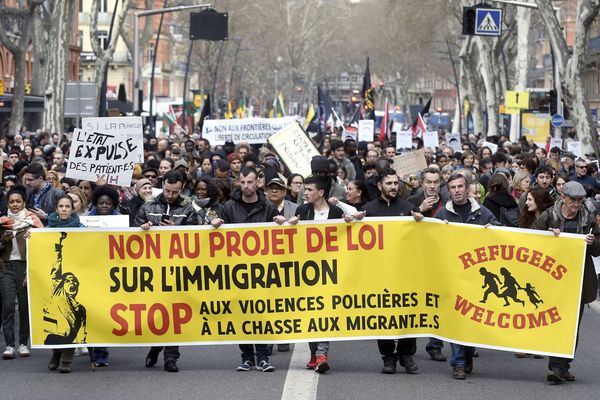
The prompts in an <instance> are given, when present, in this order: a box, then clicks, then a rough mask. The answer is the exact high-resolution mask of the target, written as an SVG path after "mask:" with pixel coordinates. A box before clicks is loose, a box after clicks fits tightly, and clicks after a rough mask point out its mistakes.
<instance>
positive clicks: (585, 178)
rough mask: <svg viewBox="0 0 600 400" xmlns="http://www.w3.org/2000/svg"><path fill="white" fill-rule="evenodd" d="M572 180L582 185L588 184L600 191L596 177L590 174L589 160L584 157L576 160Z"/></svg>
mask: <svg viewBox="0 0 600 400" xmlns="http://www.w3.org/2000/svg"><path fill="white" fill-rule="evenodd" d="M569 180H570V181H574V182H577V183H580V184H582V185H584V186H585V185H588V186H591V187H593V188H594V189H595V190H596V191H600V185H599V184H598V181H596V179H595V178H594V177H593V176H591V175H589V174H588V166H587V161H585V160H584V159H583V158H578V159H577V160H575V174H574V175H571V177H570V179H569Z"/></svg>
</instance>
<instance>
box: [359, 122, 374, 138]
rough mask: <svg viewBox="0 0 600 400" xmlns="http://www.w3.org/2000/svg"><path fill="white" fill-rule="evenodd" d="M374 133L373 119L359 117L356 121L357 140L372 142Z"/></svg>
mask: <svg viewBox="0 0 600 400" xmlns="http://www.w3.org/2000/svg"><path fill="white" fill-rule="evenodd" d="M374 133H375V121H373V120H372V119H361V120H360V121H358V141H359V142H372V141H373V135H374Z"/></svg>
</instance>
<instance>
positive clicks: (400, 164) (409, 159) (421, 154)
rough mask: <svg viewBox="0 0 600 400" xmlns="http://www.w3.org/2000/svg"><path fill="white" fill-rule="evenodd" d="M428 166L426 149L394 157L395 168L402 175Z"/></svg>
mask: <svg viewBox="0 0 600 400" xmlns="http://www.w3.org/2000/svg"><path fill="white" fill-rule="evenodd" d="M425 168H427V161H426V160H425V150H423V149H419V150H415V151H411V152H408V153H404V154H401V155H399V156H395V157H394V170H395V171H396V173H397V174H398V175H400V176H407V175H409V174H414V173H417V172H419V171H421V170H423V169H425Z"/></svg>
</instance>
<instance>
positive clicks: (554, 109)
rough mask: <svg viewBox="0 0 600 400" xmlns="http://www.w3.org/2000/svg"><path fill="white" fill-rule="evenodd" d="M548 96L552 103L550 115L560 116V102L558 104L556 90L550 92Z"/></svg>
mask: <svg viewBox="0 0 600 400" xmlns="http://www.w3.org/2000/svg"><path fill="white" fill-rule="evenodd" d="M548 95H549V97H550V102H549V103H548V104H549V106H548V108H549V110H548V112H549V113H550V115H555V114H558V102H557V96H556V95H557V94H556V89H551V90H550V91H549V92H548Z"/></svg>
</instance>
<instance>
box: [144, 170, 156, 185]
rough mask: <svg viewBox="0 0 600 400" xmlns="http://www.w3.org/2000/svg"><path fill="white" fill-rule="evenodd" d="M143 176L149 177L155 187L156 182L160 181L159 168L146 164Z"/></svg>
mask: <svg viewBox="0 0 600 400" xmlns="http://www.w3.org/2000/svg"><path fill="white" fill-rule="evenodd" d="M142 176H143V177H144V179H148V180H149V181H150V183H151V184H152V187H155V186H156V182H157V181H158V169H156V168H154V167H151V166H146V167H144V169H143V170H142Z"/></svg>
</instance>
